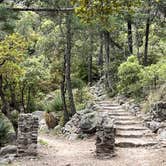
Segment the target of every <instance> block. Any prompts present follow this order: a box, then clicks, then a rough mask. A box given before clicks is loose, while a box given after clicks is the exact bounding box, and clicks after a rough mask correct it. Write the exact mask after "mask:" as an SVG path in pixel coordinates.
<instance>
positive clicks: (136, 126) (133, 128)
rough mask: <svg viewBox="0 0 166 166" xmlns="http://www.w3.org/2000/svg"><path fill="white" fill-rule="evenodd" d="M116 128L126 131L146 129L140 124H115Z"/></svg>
mask: <svg viewBox="0 0 166 166" xmlns="http://www.w3.org/2000/svg"><path fill="white" fill-rule="evenodd" d="M115 128H116V130H124V131H127V130H132V131H140V130H141V131H145V130H147V128H146V127H143V126H141V125H132V126H131V125H125V126H124V125H116V126H115Z"/></svg>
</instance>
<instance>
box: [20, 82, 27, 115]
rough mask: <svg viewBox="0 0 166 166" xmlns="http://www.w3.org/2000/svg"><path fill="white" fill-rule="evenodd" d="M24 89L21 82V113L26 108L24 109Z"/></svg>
mask: <svg viewBox="0 0 166 166" xmlns="http://www.w3.org/2000/svg"><path fill="white" fill-rule="evenodd" d="M24 90H25V85H24V83H23V87H22V88H21V105H22V108H23V113H25V111H26V109H25V102H24Z"/></svg>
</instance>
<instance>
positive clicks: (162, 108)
mask: <svg viewBox="0 0 166 166" xmlns="http://www.w3.org/2000/svg"><path fill="white" fill-rule="evenodd" d="M150 113H151V114H152V119H153V120H155V121H158V122H162V121H164V120H166V102H162V101H159V102H157V103H155V104H153V105H152V106H151V111H150Z"/></svg>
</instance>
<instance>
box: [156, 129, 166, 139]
mask: <svg viewBox="0 0 166 166" xmlns="http://www.w3.org/2000/svg"><path fill="white" fill-rule="evenodd" d="M157 134H158V139H159V140H162V141H164V140H166V127H165V128H160V129H159V130H158V132H157Z"/></svg>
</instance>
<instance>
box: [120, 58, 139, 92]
mask: <svg viewBox="0 0 166 166" xmlns="http://www.w3.org/2000/svg"><path fill="white" fill-rule="evenodd" d="M141 71H142V66H141V65H140V64H139V62H138V60H137V57H136V56H130V57H128V59H127V61H126V62H124V63H122V64H121V65H120V66H119V68H118V77H119V80H120V81H119V84H118V89H119V91H120V92H123V93H125V94H126V95H139V92H140V90H141V84H140V82H139V81H140V72H141Z"/></svg>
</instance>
